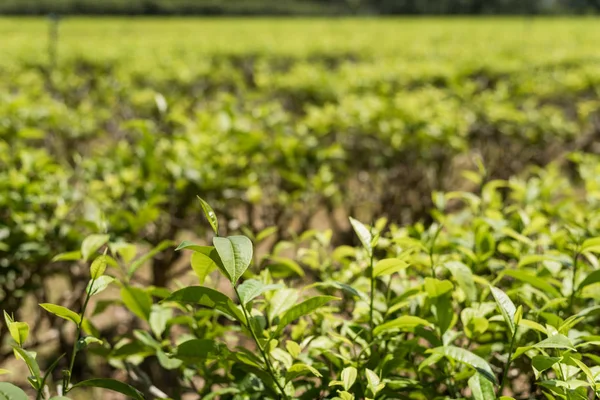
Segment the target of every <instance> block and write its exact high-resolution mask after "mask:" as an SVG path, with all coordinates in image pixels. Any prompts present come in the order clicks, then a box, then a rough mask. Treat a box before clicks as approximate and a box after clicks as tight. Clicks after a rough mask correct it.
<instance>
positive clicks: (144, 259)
mask: <svg viewBox="0 0 600 400" xmlns="http://www.w3.org/2000/svg"><path fill="white" fill-rule="evenodd" d="M173 245H175V242H174V241H172V240H163V241H162V242H160V243H159V244H158V245H157V246H156V247H154V248H153V249H152V250H150V251H149V252H148V253H146V254H144V255H143V256H141V257H140V258H138V259H137V260H135V261H134V262H132V263H131V265H130V266H129V269H128V270H127V276H128V277H129V278H131V277H132V276H133V274H135V271H137V270H138V269H139V268H140V267H141V266H142V265H144V263H145V262H147V261H148V260H150V259H151V258H152V257H154V256H155V255H157V254H158V253H160V252H161V251H163V250H165V249H167V248H169V247H172V246H173Z"/></svg>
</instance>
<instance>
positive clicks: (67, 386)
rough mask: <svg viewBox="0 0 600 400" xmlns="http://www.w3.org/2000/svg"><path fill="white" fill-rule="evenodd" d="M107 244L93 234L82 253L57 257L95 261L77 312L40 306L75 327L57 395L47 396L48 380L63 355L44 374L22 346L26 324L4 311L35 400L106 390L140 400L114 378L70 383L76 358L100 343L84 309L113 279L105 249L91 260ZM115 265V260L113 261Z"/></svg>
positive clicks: (2, 391) (5, 387) (12, 395)
mask: <svg viewBox="0 0 600 400" xmlns="http://www.w3.org/2000/svg"><path fill="white" fill-rule="evenodd" d="M107 242H108V235H94V236H90V237H88V238H86V239H85V240H84V242H83V244H82V246H81V251H77V252H72V253H67V254H64V255H62V256H60V257H59V259H62V260H75V259H81V260H82V261H89V260H90V259H91V258H94V259H93V261H92V262H91V265H90V269H89V272H90V280H89V283H88V285H87V287H86V289H85V299H84V301H83V305H82V307H81V310H80V311H79V313H77V312H75V311H73V310H70V309H68V308H66V307H63V306H61V305H57V304H51V303H42V304H40V307H42V308H43V309H44V310H46V311H48V312H50V313H52V314H54V315H56V316H57V317H59V318H62V319H64V320H67V321H70V322H72V323H73V324H74V325H75V338H74V340H73V349H72V350H71V353H70V354H69V355H68V360H69V361H68V363H67V367H66V368H65V369H64V370H62V384H61V385H58V386H57V391H58V396H54V397H50V392H51V389H50V385H49V384H50V380H51V379H52V373H53V371H54V369H55V368H56V367H57V366H58V365H59V363H60V362H61V360H62V359H63V357H65V354H62V355H60V356H59V357H57V358H56V359H55V360H54V361H53V362H52V363H51V364H50V365H49V366H48V368H47V369H46V371H45V372H44V373H42V370H41V369H40V366H39V365H38V362H37V360H36V353H35V352H33V351H28V350H27V349H26V348H25V347H24V344H25V342H26V341H27V337H28V336H29V325H28V324H27V323H25V322H19V321H15V320H14V319H13V317H11V316H10V315H9V314H8V313H6V311H5V312H4V320H5V322H6V327H7V328H8V331H9V332H10V336H11V337H12V339H13V340H14V342H15V344H14V345H13V351H14V354H15V357H16V358H17V359H19V360H22V361H24V362H25V364H26V365H27V368H28V370H29V373H30V376H29V377H28V381H29V383H30V384H31V386H32V387H33V389H34V391H35V393H36V396H35V398H36V400H42V399H47V398H50V399H51V400H52V399H54V400H59V399H68V397H67V394H68V393H69V392H70V391H71V390H73V389H78V388H89V387H97V388H105V389H110V390H114V391H117V392H120V393H123V394H125V395H127V396H129V397H131V398H134V399H143V397H142V395H141V394H140V392H138V391H137V390H136V389H135V388H133V387H131V386H129V385H128V384H126V383H123V382H120V381H118V380H114V379H108V378H94V379H88V380H84V381H81V382H77V383H75V384H73V382H72V375H73V370H74V365H75V359H76V357H77V354H78V353H79V352H80V351H82V350H85V349H86V348H87V347H88V346H90V345H93V344H101V343H102V341H101V340H100V339H98V338H97V337H95V336H93V335H92V334H91V333H90V332H94V331H95V330H94V328H93V326H92V325H90V323H89V320H88V319H87V317H86V310H87V307H88V305H89V301H90V299H91V298H92V296H95V295H97V294H99V293H101V292H102V291H104V290H105V289H106V288H107V286H108V285H109V284H110V283H112V282H113V280H114V278H112V277H110V276H108V275H105V271H106V268H107V265H108V264H109V263H110V262H111V259H110V257H109V256H107V255H106V252H107V248H106V249H105V250H104V254H103V255H100V256H98V257H94V256H95V253H96V251H97V250H98V249H99V248H101V247H103V246H104V245H105V244H106V243H107ZM113 262H114V261H113ZM1 385H2V386H0V395H2V396H4V398H7V399H13V400H21V399H23V400H26V399H28V396H27V395H26V394H25V392H23V391H22V390H21V389H19V388H17V387H16V386H14V385H10V384H6V383H3V384H1Z"/></svg>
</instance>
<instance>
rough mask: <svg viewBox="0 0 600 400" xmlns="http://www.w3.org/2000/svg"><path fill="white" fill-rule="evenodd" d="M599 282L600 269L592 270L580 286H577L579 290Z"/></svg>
mask: <svg viewBox="0 0 600 400" xmlns="http://www.w3.org/2000/svg"><path fill="white" fill-rule="evenodd" d="M598 282H600V269H597V270H595V271H592V272H590V273H589V274H588V275H587V276H586V277H585V279H584V280H583V281H582V282H581V283H580V284H579V286H577V291H578V292H579V291H580V290H581V289H583V288H584V287H586V286H588V285H592V284H594V283H598Z"/></svg>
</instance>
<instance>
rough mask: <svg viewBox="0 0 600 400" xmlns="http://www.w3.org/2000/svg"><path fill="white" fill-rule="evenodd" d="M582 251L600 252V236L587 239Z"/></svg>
mask: <svg viewBox="0 0 600 400" xmlns="http://www.w3.org/2000/svg"><path fill="white" fill-rule="evenodd" d="M580 251H581V252H582V253H587V252H591V253H600V237H596V238H591V239H587V240H585V241H584V242H583V244H582V245H581V250H580Z"/></svg>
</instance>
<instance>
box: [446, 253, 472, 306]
mask: <svg viewBox="0 0 600 400" xmlns="http://www.w3.org/2000/svg"><path fill="white" fill-rule="evenodd" d="M444 267H446V268H447V269H448V270H449V271H450V273H451V274H452V276H453V277H454V279H456V282H457V283H458V286H460V288H461V289H462V290H463V292H465V295H466V296H467V298H468V299H469V301H471V302H474V301H476V300H477V288H476V287H475V281H474V280H473V272H471V268H469V267H468V266H466V265H465V264H463V263H461V262H460V261H449V262H447V263H445V264H444Z"/></svg>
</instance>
